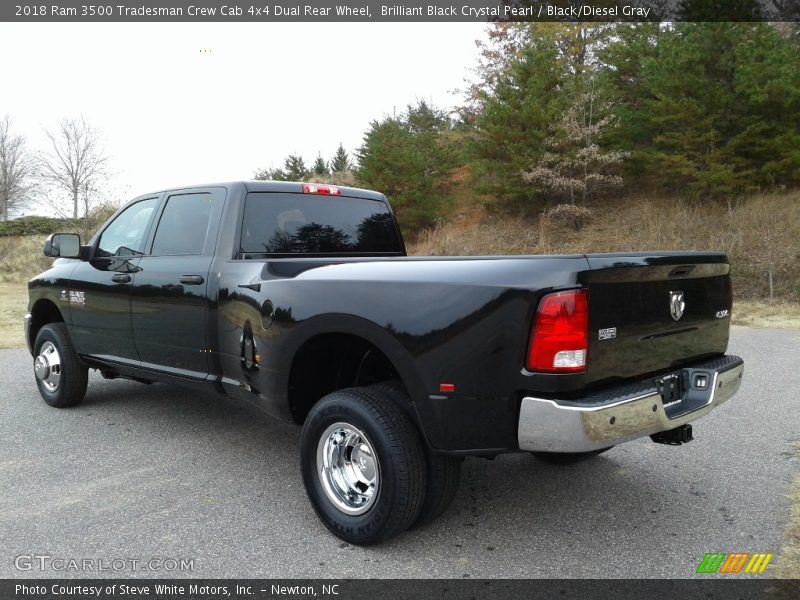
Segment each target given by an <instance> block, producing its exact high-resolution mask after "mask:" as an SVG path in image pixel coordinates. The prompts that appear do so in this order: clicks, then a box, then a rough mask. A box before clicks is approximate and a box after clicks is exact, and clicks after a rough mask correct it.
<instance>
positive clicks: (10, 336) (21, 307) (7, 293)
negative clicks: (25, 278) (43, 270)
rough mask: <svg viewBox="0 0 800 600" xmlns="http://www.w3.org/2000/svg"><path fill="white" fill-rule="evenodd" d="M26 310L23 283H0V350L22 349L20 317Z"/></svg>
mask: <svg viewBox="0 0 800 600" xmlns="http://www.w3.org/2000/svg"><path fill="white" fill-rule="evenodd" d="M27 310H28V286H27V284H25V283H0V348H24V347H25V331H24V330H23V328H22V317H24V316H25V313H26V312H27Z"/></svg>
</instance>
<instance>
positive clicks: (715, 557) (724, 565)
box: [697, 552, 772, 575]
mask: <svg viewBox="0 0 800 600" xmlns="http://www.w3.org/2000/svg"><path fill="white" fill-rule="evenodd" d="M771 560H772V554H771V553H770V554H767V553H766V552H752V553H751V552H730V553H725V552H708V553H706V555H705V556H704V557H703V560H701V561H700V565H699V566H698V567H697V572H698V573H700V574H704V573H725V574H727V575H736V574H738V573H750V574H758V575H760V574H761V573H763V572H764V569H766V568H767V565H768V564H769V561H771Z"/></svg>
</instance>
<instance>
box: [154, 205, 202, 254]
mask: <svg viewBox="0 0 800 600" xmlns="http://www.w3.org/2000/svg"><path fill="white" fill-rule="evenodd" d="M211 208H212V195H211V194H207V193H200V194H179V195H175V196H170V197H169V199H168V200H167V204H166V206H165V207H164V212H162V213H161V219H160V220H159V222H158V229H156V237H155V239H154V240H153V250H152V252H151V255H153V256H180V255H187V254H202V253H203V246H205V243H206V237H207V236H208V225H209V223H210V222H211Z"/></svg>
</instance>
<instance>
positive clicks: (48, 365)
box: [33, 341, 61, 392]
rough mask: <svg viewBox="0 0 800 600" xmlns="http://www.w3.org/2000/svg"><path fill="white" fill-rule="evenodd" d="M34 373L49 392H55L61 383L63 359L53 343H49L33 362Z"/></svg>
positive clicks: (44, 345) (40, 350) (43, 346)
mask: <svg viewBox="0 0 800 600" xmlns="http://www.w3.org/2000/svg"><path fill="white" fill-rule="evenodd" d="M33 372H34V373H36V378H37V379H38V380H39V381H41V382H42V385H44V387H45V389H46V390H47V391H48V392H55V391H56V390H57V389H58V384H59V383H60V382H61V357H60V356H59V354H58V350H57V349H56V347H55V346H54V345H53V342H50V341H47V342H45V343H44V344H42V347H41V348H40V349H39V356H37V357H36V358H35V359H34V361H33Z"/></svg>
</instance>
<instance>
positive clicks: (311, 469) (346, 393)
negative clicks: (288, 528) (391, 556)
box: [300, 388, 426, 544]
mask: <svg viewBox="0 0 800 600" xmlns="http://www.w3.org/2000/svg"><path fill="white" fill-rule="evenodd" d="M300 462H301V467H302V472H303V483H304V484H305V487H306V492H307V493H308V497H309V499H310V500H311V504H312V505H313V507H314V510H315V511H316V512H317V515H318V516H319V518H320V519H321V520H322V522H323V523H324V524H325V526H326V527H327V528H328V529H329V530H331V531H332V532H333V533H334V534H335V535H337V536H338V537H340V538H341V539H343V540H345V541H347V542H350V543H353V544H372V543H375V542H379V541H381V540H385V539H387V538H390V537H392V536H394V535H397V534H398V533H401V532H402V531H405V530H406V529H408V528H409V527H410V526H411V524H412V523H413V522H414V520H415V519H416V518H417V515H418V514H419V511H420V508H421V507H422V501H423V498H424V492H425V471H426V467H425V455H424V452H423V447H422V440H421V439H420V436H419V433H418V431H417V430H416V428H415V427H414V424H413V423H412V422H411V420H410V419H409V418H408V416H407V415H406V414H405V413H404V412H403V410H402V409H401V408H400V407H399V406H397V405H395V404H394V402H393V401H392V400H391V398H389V397H388V396H386V395H385V394H382V393H381V392H380V391H378V390H373V389H369V388H350V389H345V390H339V391H336V392H333V393H331V394H328V395H327V396H325V397H324V398H323V399H322V400H320V401H319V402H318V403H317V404H315V405H314V407H313V408H312V409H311V412H310V413H309V415H308V418H307V419H306V422H305V425H304V426H303V435H302V438H301V443H300Z"/></svg>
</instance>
